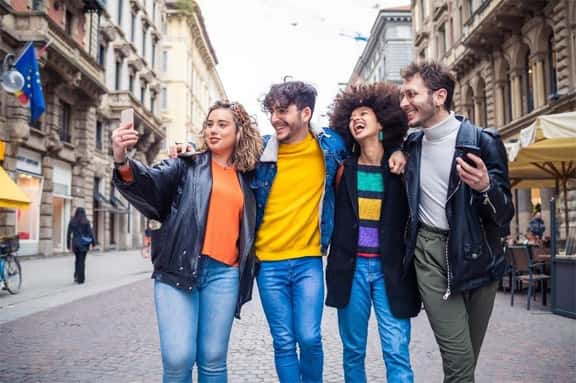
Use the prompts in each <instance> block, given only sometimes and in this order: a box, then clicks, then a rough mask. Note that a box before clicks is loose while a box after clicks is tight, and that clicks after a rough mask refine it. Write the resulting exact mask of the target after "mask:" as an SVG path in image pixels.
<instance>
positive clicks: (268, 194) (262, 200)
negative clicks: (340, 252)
mask: <svg viewBox="0 0 576 383" xmlns="http://www.w3.org/2000/svg"><path fill="white" fill-rule="evenodd" d="M315 101H316V90H315V89H314V88H313V87H312V86H311V85H309V84H306V83H303V82H300V81H288V82H284V83H281V84H276V85H273V86H272V87H271V88H270V91H269V92H268V94H267V95H266V97H265V99H264V101H263V108H264V109H265V110H266V111H268V112H269V113H270V122H271V123H272V126H273V127H274V130H275V131H276V134H275V135H273V136H269V137H265V138H264V142H265V148H264V151H263V153H262V156H261V158H260V164H259V165H258V167H257V169H256V171H255V177H254V179H253V182H252V188H253V189H254V192H255V195H256V201H257V215H256V228H257V236H256V256H257V257H258V259H259V261H260V270H259V272H258V276H257V282H258V289H259V292H260V298H261V301H262V306H263V308H264V312H265V314H266V319H267V320H268V324H269V326H270V332H271V334H272V338H273V341H274V360H275V365H276V372H277V373H278V378H279V380H280V382H281V383H297V382H321V381H322V369H323V351H322V341H321V332H320V325H321V321H322V309H323V304H324V277H323V266H322V258H321V256H322V254H323V253H324V252H325V251H326V248H327V247H328V243H329V241H330V237H331V235H332V226H333V220H334V179H335V176H336V172H337V170H338V167H339V166H340V164H341V163H342V161H343V160H344V158H345V157H346V155H347V153H346V148H345V145H344V141H343V140H342V138H341V137H340V136H338V134H336V133H335V132H334V131H332V130H330V129H317V128H315V127H311V126H310V119H311V117H312V113H313V111H314V104H315ZM296 344H298V348H299V349H300V355H299V356H298V353H297V351H296Z"/></svg>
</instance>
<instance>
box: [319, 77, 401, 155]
mask: <svg viewBox="0 0 576 383" xmlns="http://www.w3.org/2000/svg"><path fill="white" fill-rule="evenodd" d="M362 106H366V107H368V108H370V109H372V111H374V114H376V118H377V119H378V122H379V123H380V125H382V133H383V135H384V139H383V140H382V145H383V146H384V147H385V148H390V149H393V148H398V147H399V146H400V145H401V144H402V141H403V139H404V136H405V135H406V131H407V130H408V123H407V120H406V114H405V113H404V111H403V110H402V109H401V108H400V89H399V88H398V86H397V85H395V84H393V83H389V82H377V83H374V84H362V85H353V86H350V87H348V88H347V89H345V90H343V91H341V92H340V93H339V94H338V95H337V96H336V98H335V99H334V102H333V103H332V106H331V107H330V112H329V117H330V126H331V127H332V128H334V129H335V130H336V131H337V132H338V133H340V134H341V135H342V137H344V140H345V141H346V145H347V146H348V149H349V150H351V149H352V145H353V144H354V143H355V140H354V138H353V137H352V134H350V130H349V129H348V126H349V122H350V116H351V115H352V112H353V111H354V109H356V108H359V107H362Z"/></svg>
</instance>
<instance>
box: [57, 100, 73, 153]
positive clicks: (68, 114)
mask: <svg viewBox="0 0 576 383" xmlns="http://www.w3.org/2000/svg"><path fill="white" fill-rule="evenodd" d="M71 120H72V108H71V107H70V104H68V103H66V102H64V101H62V100H60V121H59V124H58V127H59V131H58V134H59V136H60V141H62V142H68V143H71V142H72V134H71V131H70V128H71V125H72V121H71Z"/></svg>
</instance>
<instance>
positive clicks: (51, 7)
mask: <svg viewBox="0 0 576 383" xmlns="http://www.w3.org/2000/svg"><path fill="white" fill-rule="evenodd" d="M0 9H1V11H0V55H1V56H2V57H4V56H5V55H7V54H15V55H18V54H19V53H20V52H21V51H22V49H23V48H24V47H25V46H26V45H27V43H28V42H30V41H33V42H35V45H36V47H37V48H41V47H42V46H46V44H49V45H48V46H47V47H46V49H45V52H44V54H43V55H42V56H41V57H40V59H39V60H40V67H41V69H40V75H41V80H42V87H43V89H44V96H45V101H46V110H45V112H44V114H43V115H42V116H41V118H40V119H39V120H38V121H31V120H30V111H29V108H28V106H25V105H21V104H20V103H19V101H18V100H17V99H16V97H14V96H13V95H12V94H8V93H6V92H5V91H3V90H2V91H0V140H2V141H4V142H5V147H6V153H5V158H4V161H3V163H2V166H3V167H4V169H5V170H6V171H7V172H8V173H9V174H10V175H11V176H12V177H13V178H14V179H15V182H16V183H17V184H18V185H19V186H20V188H21V189H22V190H24V191H25V192H26V193H27V194H28V196H29V197H30V199H31V201H32V203H31V204H30V207H29V208H27V209H18V210H11V209H3V210H1V211H0V234H1V235H13V234H18V235H19V237H20V254H52V253H53V252H55V251H56V252H61V251H65V250H66V228H67V224H68V220H69V219H70V215H71V214H72V212H73V210H74V208H76V207H78V206H84V207H86V208H87V209H88V210H89V214H90V216H91V215H92V210H91V208H90V207H91V203H92V187H93V185H92V183H91V182H90V180H91V179H92V178H93V174H94V166H93V150H94V145H95V141H96V121H97V108H98V106H99V103H100V98H101V96H102V95H103V94H105V93H106V86H105V78H104V68H103V67H102V66H101V65H99V63H98V61H97V49H96V48H97V47H96V45H95V44H94V42H95V41H96V40H97V38H98V37H97V36H98V33H99V31H98V23H99V20H100V18H101V16H102V14H103V13H104V5H103V1H97V0H94V1H78V0H77V1H72V0H67V1H57V0H48V1H38V0H34V1H28V0H8V1H6V0H2V1H0Z"/></svg>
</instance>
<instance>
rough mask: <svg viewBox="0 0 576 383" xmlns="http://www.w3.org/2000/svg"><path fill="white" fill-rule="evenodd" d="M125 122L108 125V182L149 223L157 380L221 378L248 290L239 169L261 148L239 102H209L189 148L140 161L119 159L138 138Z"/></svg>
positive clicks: (249, 228) (245, 203) (250, 221)
mask: <svg viewBox="0 0 576 383" xmlns="http://www.w3.org/2000/svg"><path fill="white" fill-rule="evenodd" d="M130 125H131V124H128V125H126V126H120V127H119V128H117V129H115V130H114V131H113V133H112V149H113V155H114V161H115V167H116V169H115V171H114V178H113V181H114V184H115V185H116V186H117V187H118V190H119V191H120V192H121V193H122V195H123V196H124V197H126V199H127V200H128V201H129V202H130V203H131V204H132V205H133V206H134V207H136V209H138V210H139V211H140V212H141V213H142V214H143V215H144V216H146V217H147V218H148V219H153V220H156V221H159V222H160V223H161V225H162V226H161V227H160V228H159V229H158V231H155V232H154V241H152V259H153V264H154V273H153V274H152V277H153V278H154V279H155V282H154V299H155V307H156V315H157V320H158V329H159V333H160V347H161V354H162V364H163V367H164V372H163V381H164V383H172V382H190V381H191V379H192V369H193V367H194V365H195V364H196V365H197V367H198V381H199V382H200V383H203V382H220V383H221V382H226V381H227V367H226V359H227V352H228V342H229V338H230V331H231V328H232V322H233V319H234V316H235V315H236V316H237V317H238V318H239V315H240V308H241V306H242V305H243V304H244V303H245V302H247V301H249V300H250V299H251V296H252V285H253V280H254V273H255V258H254V254H253V243H254V233H255V219H256V203H255V199H254V195H253V193H252V191H251V190H250V188H249V184H248V179H247V172H249V171H251V170H253V169H254V167H255V166H256V163H257V161H258V157H259V155H260V153H261V147H262V141H261V138H260V134H259V133H258V130H257V129H256V127H255V126H254V124H253V123H252V120H251V118H250V116H249V115H248V114H247V113H246V111H245V109H244V107H243V106H241V105H240V104H238V103H231V102H228V101H218V102H216V103H215V104H214V105H213V106H212V107H211V108H210V109H209V111H208V115H207V117H206V120H205V121H204V124H203V128H202V131H201V133H202V143H201V148H200V151H199V152H198V153H195V154H194V155H192V156H188V157H177V158H172V159H168V160H165V161H163V162H161V163H160V164H158V165H156V166H153V167H149V166H145V165H144V164H141V163H139V162H138V161H135V160H132V159H128V158H127V156H126V149H127V148H129V147H132V146H133V145H135V144H136V142H137V141H138V133H137V131H136V130H134V129H133V127H132V126H130Z"/></svg>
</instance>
